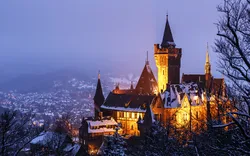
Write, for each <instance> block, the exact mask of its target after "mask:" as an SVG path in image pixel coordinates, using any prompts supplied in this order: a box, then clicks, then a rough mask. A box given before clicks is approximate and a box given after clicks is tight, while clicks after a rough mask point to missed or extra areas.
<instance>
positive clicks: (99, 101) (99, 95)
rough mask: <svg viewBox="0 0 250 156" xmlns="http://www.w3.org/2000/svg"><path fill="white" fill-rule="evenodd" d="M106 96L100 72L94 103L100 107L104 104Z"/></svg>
mask: <svg viewBox="0 0 250 156" xmlns="http://www.w3.org/2000/svg"><path fill="white" fill-rule="evenodd" d="M104 100H105V98H104V95H103V92H102V85H101V78H100V72H99V73H98V81H97V85H96V91H95V96H94V103H95V106H97V107H99V108H100V106H101V105H102V104H103V102H104Z"/></svg>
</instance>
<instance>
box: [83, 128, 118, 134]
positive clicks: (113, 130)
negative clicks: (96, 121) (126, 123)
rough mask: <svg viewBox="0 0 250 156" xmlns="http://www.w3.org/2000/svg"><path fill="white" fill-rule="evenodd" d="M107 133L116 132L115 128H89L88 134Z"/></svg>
mask: <svg viewBox="0 0 250 156" xmlns="http://www.w3.org/2000/svg"><path fill="white" fill-rule="evenodd" d="M105 132H107V133H108V132H115V129H114V128H106V127H103V128H98V129H91V128H90V127H89V128H88V133H105Z"/></svg>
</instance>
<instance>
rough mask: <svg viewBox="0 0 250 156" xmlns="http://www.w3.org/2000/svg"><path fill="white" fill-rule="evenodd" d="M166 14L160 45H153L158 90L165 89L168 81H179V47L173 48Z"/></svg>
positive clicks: (173, 43) (176, 82)
mask: <svg viewBox="0 0 250 156" xmlns="http://www.w3.org/2000/svg"><path fill="white" fill-rule="evenodd" d="M175 46H176V45H175V42H174V39H173V36H172V32H171V29H170V25H169V22H168V16H167V18H166V25H165V31H164V34H163V39H162V43H161V47H160V46H159V44H155V45H154V56H155V62H156V66H157V68H158V91H159V92H161V91H165V90H166V86H167V84H168V83H172V84H178V83H179V82H180V67H181V54H182V51H181V48H175Z"/></svg>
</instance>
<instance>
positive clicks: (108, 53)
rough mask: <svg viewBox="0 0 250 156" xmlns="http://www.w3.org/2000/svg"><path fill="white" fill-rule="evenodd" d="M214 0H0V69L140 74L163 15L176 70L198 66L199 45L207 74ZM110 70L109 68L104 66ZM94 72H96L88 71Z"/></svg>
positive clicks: (196, 70) (201, 65)
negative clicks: (177, 60) (177, 58)
mask: <svg viewBox="0 0 250 156" xmlns="http://www.w3.org/2000/svg"><path fill="white" fill-rule="evenodd" d="M221 2H222V1H221V0H189V1H183V0H175V1H171V0H136V1H135V0H126V1H118V0H102V1H101V0H88V1H87V0H86V1H85V0H75V1H69V0H53V1H51V0H40V1H37V0H36V1H35V0H23V1H20V0H12V1H9V0H8V1H0V21H1V24H0V62H1V64H0V70H1V71H3V72H2V73H3V74H8V73H14V72H18V73H29V72H41V71H42V72H44V71H49V70H51V69H61V68H64V67H77V68H80V69H81V68H82V69H84V68H89V67H91V68H93V70H98V69H100V70H101V71H104V72H105V71H114V72H121V71H122V72H130V71H131V72H133V73H138V75H139V74H140V72H141V70H142V68H143V66H144V64H145V59H146V51H149V58H150V64H151V66H152V68H153V69H154V71H155V75H157V74H156V67H155V62H154V57H153V45H154V44H155V43H161V40H162V35H163V30H164V26H165V21H166V14H167V13H168V15H169V22H170V26H171V29H172V33H173V37H174V40H175V43H176V45H177V47H178V48H182V52H183V55H182V64H181V73H183V72H184V73H204V63H205V52H206V44H207V42H208V43H209V46H210V56H211V57H210V59H211V62H212V73H213V75H215V76H216V77H220V76H221V74H219V73H218V72H217V71H216V61H217V60H216V54H214V53H213V52H212V48H211V46H213V44H214V39H215V38H216V32H217V29H216V26H215V24H214V23H216V22H217V21H218V19H219V13H218V12H217V10H216V6H217V5H218V4H220V3H221ZM108 69H109V70H108ZM93 73H96V71H93Z"/></svg>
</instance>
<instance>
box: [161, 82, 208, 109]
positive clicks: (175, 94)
mask: <svg viewBox="0 0 250 156" xmlns="http://www.w3.org/2000/svg"><path fill="white" fill-rule="evenodd" d="M185 96H187V98H188V100H189V102H190V104H191V105H193V106H195V105H200V104H202V101H203V100H204V97H203V90H202V88H200V87H199V86H198V85H197V84H196V83H193V82H191V83H183V84H172V85H169V87H168V89H167V90H166V91H165V96H164V98H165V100H164V101H165V103H164V107H165V108H176V107H180V106H181V102H182V100H183V99H184V97H185Z"/></svg>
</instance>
